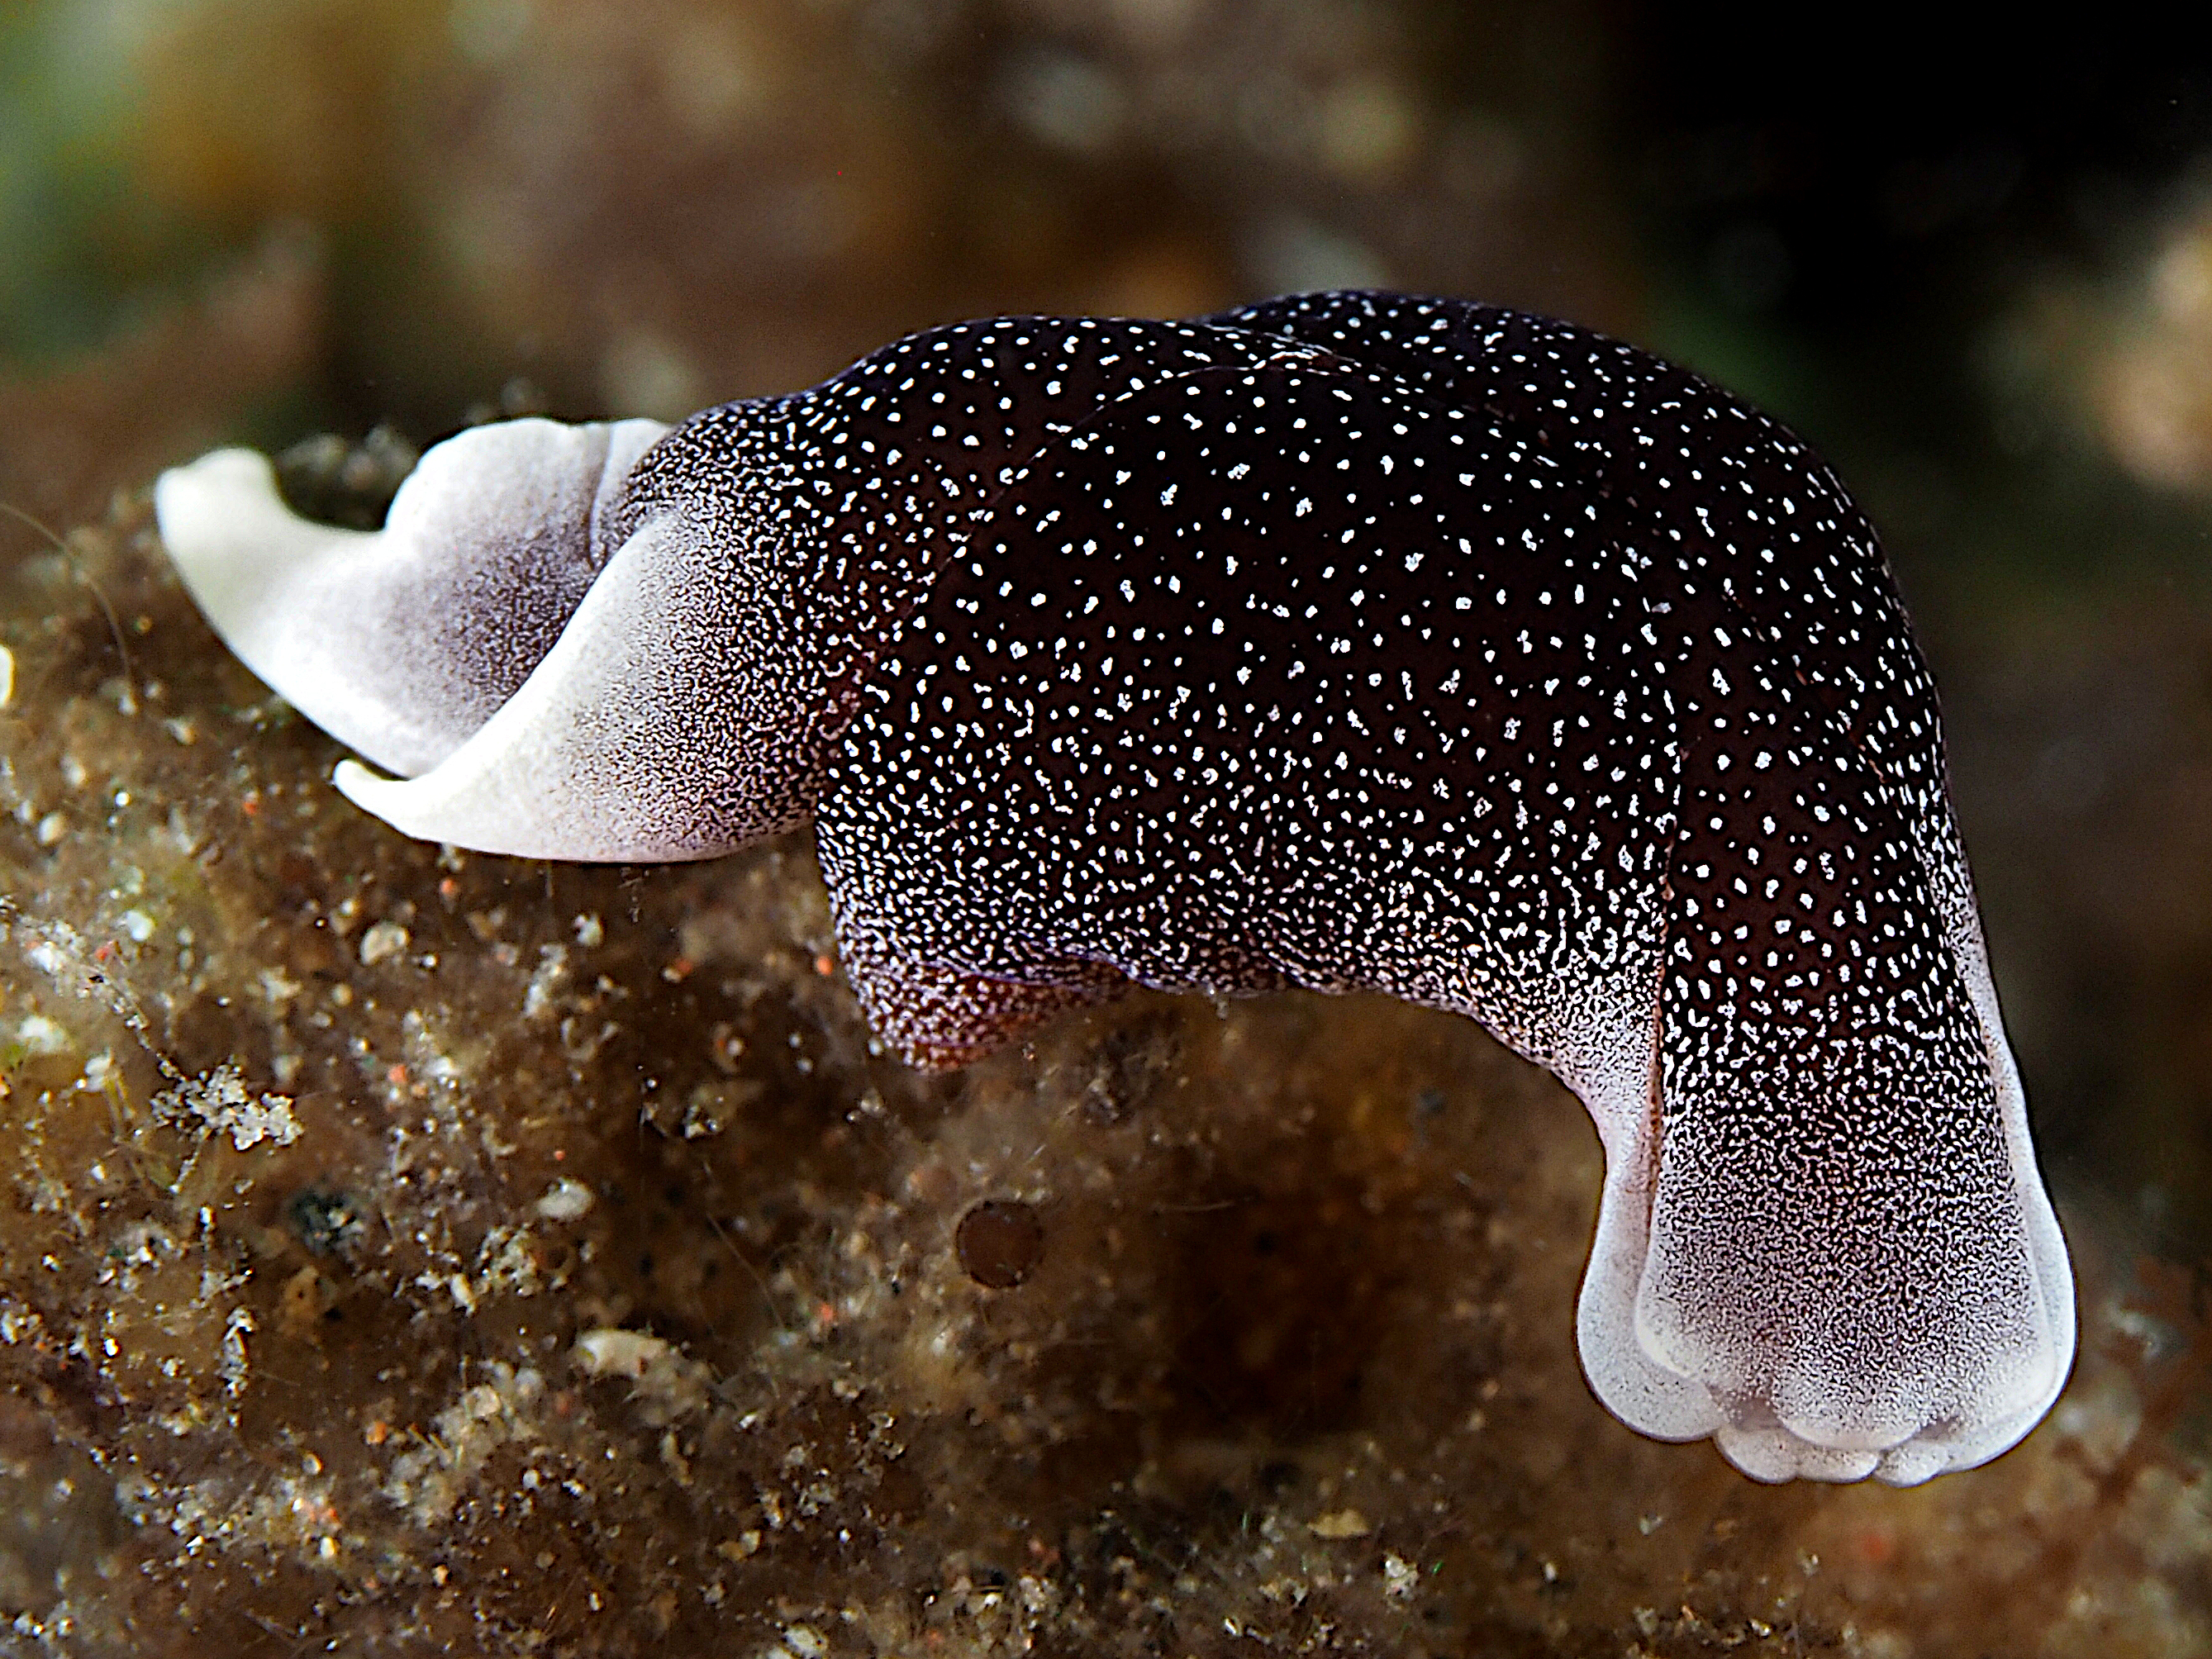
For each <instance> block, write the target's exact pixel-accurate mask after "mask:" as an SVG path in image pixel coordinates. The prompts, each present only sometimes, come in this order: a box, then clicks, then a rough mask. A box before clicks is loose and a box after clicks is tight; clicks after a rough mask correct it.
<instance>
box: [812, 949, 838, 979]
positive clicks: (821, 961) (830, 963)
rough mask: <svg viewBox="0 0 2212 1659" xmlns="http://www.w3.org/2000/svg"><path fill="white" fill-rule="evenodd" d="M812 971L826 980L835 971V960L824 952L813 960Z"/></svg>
mask: <svg viewBox="0 0 2212 1659" xmlns="http://www.w3.org/2000/svg"><path fill="white" fill-rule="evenodd" d="M814 971H815V972H816V973H817V974H819V975H822V977H823V978H824V979H827V978H829V975H832V974H834V973H836V971H837V958H836V957H833V956H831V955H829V953H828V952H827V951H824V952H823V954H822V955H820V956H818V957H815V958H814Z"/></svg>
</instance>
